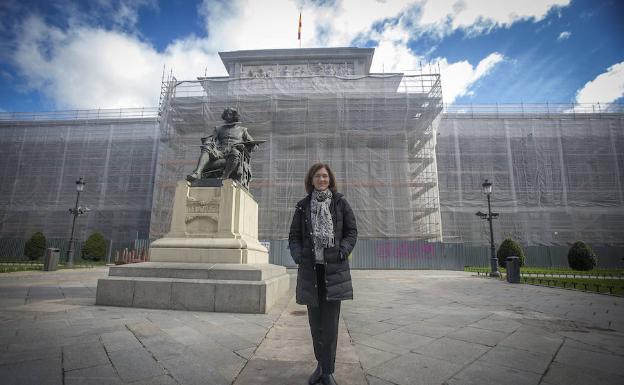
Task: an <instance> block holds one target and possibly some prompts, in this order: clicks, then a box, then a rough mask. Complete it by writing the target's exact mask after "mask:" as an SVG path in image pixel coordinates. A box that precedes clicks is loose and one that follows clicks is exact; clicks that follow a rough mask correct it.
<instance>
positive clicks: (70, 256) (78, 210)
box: [67, 177, 89, 268]
mask: <svg viewBox="0 0 624 385" xmlns="http://www.w3.org/2000/svg"><path fill="white" fill-rule="evenodd" d="M85 185H86V183H85V181H84V179H83V178H82V177H80V178H79V179H78V180H77V181H76V204H75V205H74V208H73V209H69V213H70V214H71V215H73V216H74V219H73V221H72V229H71V235H70V236H69V249H68V250H67V267H69V268H72V267H74V229H75V228H76V217H78V216H79V215H83V214H84V213H86V212H87V211H89V209H88V208H86V207H85V208H83V207H80V206H78V201H79V199H80V193H81V192H82V191H83V190H84V187H85Z"/></svg>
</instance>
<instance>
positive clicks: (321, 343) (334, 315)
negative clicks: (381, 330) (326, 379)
mask: <svg viewBox="0 0 624 385" xmlns="http://www.w3.org/2000/svg"><path fill="white" fill-rule="evenodd" d="M316 287H317V289H318V297H319V306H318V307H316V306H309V305H308V321H310V331H311V332H312V343H313V344H314V355H315V356H316V360H317V361H318V362H319V364H320V365H321V368H322V369H323V373H325V374H330V373H333V372H334V365H335V362H336V344H337V342H338V320H339V319H340V301H327V300H326V296H327V289H326V287H325V266H324V265H319V264H317V265H316Z"/></svg>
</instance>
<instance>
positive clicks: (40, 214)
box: [0, 108, 158, 257]
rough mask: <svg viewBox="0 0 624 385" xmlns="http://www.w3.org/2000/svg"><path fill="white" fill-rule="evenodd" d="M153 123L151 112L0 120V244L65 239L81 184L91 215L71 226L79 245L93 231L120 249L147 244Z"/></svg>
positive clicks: (38, 115) (155, 129) (78, 112)
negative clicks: (38, 236) (36, 237)
mask: <svg viewBox="0 0 624 385" xmlns="http://www.w3.org/2000/svg"><path fill="white" fill-rule="evenodd" d="M156 117H157V110H156V108H133V109H99V110H73V111H51V112H33V113H21V112H15V113H0V238H4V239H28V238H29V237H30V236H31V235H32V234H33V233H34V232H35V231H41V232H43V233H44V235H45V236H46V238H48V239H49V240H50V239H58V240H63V239H68V238H69V232H70V229H71V216H70V215H69V214H68V209H69V208H70V207H73V206H74V203H75V199H76V187H75V186H76V185H75V181H76V180H77V179H78V178H79V177H81V176H82V177H84V178H85V180H86V182H87V185H86V187H85V190H84V192H83V193H82V194H81V196H80V203H81V205H82V206H83V207H84V206H87V207H89V208H90V210H91V211H90V212H89V213H88V214H87V215H85V216H82V217H80V218H79V219H78V221H77V226H76V234H75V235H76V238H77V239H78V240H79V241H84V240H85V239H86V237H88V236H89V235H90V234H91V233H92V232H95V231H98V232H101V233H102V234H103V235H104V237H105V238H106V239H109V240H114V242H116V243H119V244H124V243H127V242H129V241H131V240H135V239H137V238H147V237H148V231H149V221H150V215H151V214H150V210H151V204H152V190H153V179H154V168H155V164H156V151H157V149H158V146H157V143H158V122H157V119H156ZM14 257H19V256H14Z"/></svg>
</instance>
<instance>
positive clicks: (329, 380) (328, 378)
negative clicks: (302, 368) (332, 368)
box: [321, 373, 338, 385]
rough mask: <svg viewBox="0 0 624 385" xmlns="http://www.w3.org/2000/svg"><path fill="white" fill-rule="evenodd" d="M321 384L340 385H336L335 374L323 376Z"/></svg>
mask: <svg viewBox="0 0 624 385" xmlns="http://www.w3.org/2000/svg"><path fill="white" fill-rule="evenodd" d="M321 384H323V385H338V384H337V383H336V380H335V379H334V375H333V374H331V373H330V374H323V375H322V376H321Z"/></svg>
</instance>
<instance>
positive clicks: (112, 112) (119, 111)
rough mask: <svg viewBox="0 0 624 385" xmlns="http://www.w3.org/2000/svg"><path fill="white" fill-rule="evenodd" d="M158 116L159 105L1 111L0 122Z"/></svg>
mask: <svg viewBox="0 0 624 385" xmlns="http://www.w3.org/2000/svg"><path fill="white" fill-rule="evenodd" d="M156 117H158V108H157V107H141V108H106V109H104V108H100V109H92V110H60V111H38V112H0V122H10V121H51V120H99V119H141V118H156Z"/></svg>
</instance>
